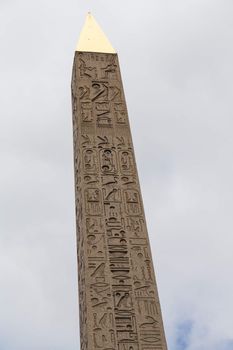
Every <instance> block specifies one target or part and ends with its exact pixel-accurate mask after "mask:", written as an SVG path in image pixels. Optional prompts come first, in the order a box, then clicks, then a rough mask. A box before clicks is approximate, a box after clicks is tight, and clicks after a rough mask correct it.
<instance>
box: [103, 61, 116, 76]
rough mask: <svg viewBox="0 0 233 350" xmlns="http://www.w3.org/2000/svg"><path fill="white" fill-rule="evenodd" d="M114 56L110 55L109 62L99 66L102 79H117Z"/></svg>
mask: <svg viewBox="0 0 233 350" xmlns="http://www.w3.org/2000/svg"><path fill="white" fill-rule="evenodd" d="M115 60H116V56H112V59H111V62H110V64H108V65H107V66H106V67H104V68H101V71H102V78H103V79H117V71H116V68H117V65H116V64H115Z"/></svg>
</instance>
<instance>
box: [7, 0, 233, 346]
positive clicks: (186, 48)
mask: <svg viewBox="0 0 233 350" xmlns="http://www.w3.org/2000/svg"><path fill="white" fill-rule="evenodd" d="M88 11H91V12H92V13H93V15H94V16H95V18H96V20H97V21H98V22H99V24H100V25H101V27H102V29H103V30H104V31H105V33H106V34H107V36H108V37H109V39H110V41H111V43H112V45H113V47H114V48H115V49H116V50H117V52H118V55H119V59H120V65H121V73H122V78H123V83H124V89H125V95H126V100H127V105H128V111H129V118H130V122H131V129H132V134H133V140H134V146H135V153H136V159H137V165H138V170H139V177H140V182H141V187H142V194H143V198H144V206H145V212H146V217H147V224H148V229H149V236H150V241H151V247H152V252H153V260H154V263H155V270H156V279H157V283H158V288H159V294H160V301H161V307H162V313H163V319H164V326H165V332H166V337H167V342H168V349H169V350H232V349H233V330H232V310H233V298H232V295H233V279H232V266H233V254H232V245H233V234H232V232H233V213H232V212H233V195H232V194H233V165H232V156H233V154H232V153H233V139H232V129H233V121H232V112H233V102H232V91H233V64H232V62H233V45H232V42H233V21H232V18H233V2H232V0H163V1H162V0H144V1H141V0H134V1H132V0H127V1H122V0H119V1H109V0H108V1H107V0H95V1H94V0H83V1H81V0H66V1H62V0H56V1H55V0H50V1H48V0H40V1H35V0H21V1H16V0H1V1H0V160H1V170H0V350H32V349H33V350H77V349H79V323H78V322H79V320H78V290H77V264H76V238H75V209H74V175H73V172H74V170H73V150H72V122H71V120H72V116H71V96H70V95H71V94H70V81H71V71H72V63H73V56H74V50H75V46H76V43H77V40H78V36H79V33H80V31H81V28H82V26H83V23H84V19H85V16H86V13H87V12H88Z"/></svg>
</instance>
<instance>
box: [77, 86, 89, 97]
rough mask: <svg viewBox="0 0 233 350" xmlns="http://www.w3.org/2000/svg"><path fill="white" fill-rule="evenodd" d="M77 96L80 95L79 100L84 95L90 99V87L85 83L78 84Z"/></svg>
mask: <svg viewBox="0 0 233 350" xmlns="http://www.w3.org/2000/svg"><path fill="white" fill-rule="evenodd" d="M79 97H80V100H82V99H83V98H84V97H85V98H86V99H88V100H89V99H90V89H89V87H88V86H86V85H84V86H80V88H79Z"/></svg>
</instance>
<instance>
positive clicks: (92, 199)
mask: <svg viewBox="0 0 233 350" xmlns="http://www.w3.org/2000/svg"><path fill="white" fill-rule="evenodd" d="M85 197H86V211H87V214H89V215H100V214H101V213H102V205H101V199H100V190H99V189H97V188H89V189H87V190H86V191H85Z"/></svg>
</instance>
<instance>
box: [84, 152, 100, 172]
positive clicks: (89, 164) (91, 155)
mask: <svg viewBox="0 0 233 350" xmlns="http://www.w3.org/2000/svg"><path fill="white" fill-rule="evenodd" d="M83 161H84V170H85V171H86V172H87V173H89V174H90V173H96V172H97V157H96V152H95V151H94V150H92V149H86V150H85V151H84V153H83Z"/></svg>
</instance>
